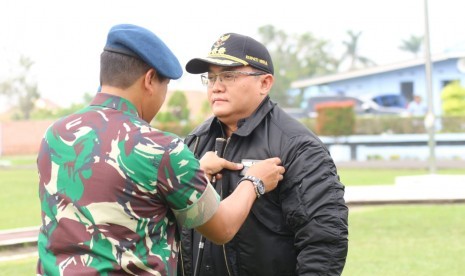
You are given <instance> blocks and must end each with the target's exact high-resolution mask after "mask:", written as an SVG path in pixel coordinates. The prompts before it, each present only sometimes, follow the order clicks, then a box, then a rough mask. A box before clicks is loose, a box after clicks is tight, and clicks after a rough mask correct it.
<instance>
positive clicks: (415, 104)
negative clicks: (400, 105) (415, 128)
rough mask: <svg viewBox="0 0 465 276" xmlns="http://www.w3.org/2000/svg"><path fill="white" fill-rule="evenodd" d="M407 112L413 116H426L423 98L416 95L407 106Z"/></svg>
mask: <svg viewBox="0 0 465 276" xmlns="http://www.w3.org/2000/svg"><path fill="white" fill-rule="evenodd" d="M407 111H408V113H409V114H410V115H411V116H424V115H425V114H426V111H427V109H426V106H425V105H424V104H423V102H422V98H421V96H419V95H415V96H414V97H413V101H411V102H410V103H409V104H408V105H407Z"/></svg>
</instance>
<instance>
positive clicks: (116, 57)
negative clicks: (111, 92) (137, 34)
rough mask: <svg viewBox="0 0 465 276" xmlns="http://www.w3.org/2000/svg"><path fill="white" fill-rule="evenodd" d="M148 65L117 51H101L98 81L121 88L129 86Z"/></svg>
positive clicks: (147, 68) (143, 72) (148, 67)
mask: <svg viewBox="0 0 465 276" xmlns="http://www.w3.org/2000/svg"><path fill="white" fill-rule="evenodd" d="M149 69H150V66H149V65H148V64H146V63H145V62H143V61H142V60H140V59H138V58H135V57H132V56H128V55H123V54H118V53H113V52H108V51H103V52H102V54H101V55H100V83H101V84H102V85H110V86H114V87H118V88H121V89H126V88H128V87H130V86H131V85H132V84H133V83H134V82H135V81H136V80H137V79H138V78H139V77H140V76H142V75H143V74H145V73H146V72H147V71H148V70H149Z"/></svg>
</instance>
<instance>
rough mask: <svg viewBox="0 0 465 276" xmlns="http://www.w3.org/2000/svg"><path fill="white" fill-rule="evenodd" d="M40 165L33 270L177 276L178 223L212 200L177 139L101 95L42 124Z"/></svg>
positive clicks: (208, 210) (192, 220)
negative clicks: (39, 220) (44, 126)
mask: <svg viewBox="0 0 465 276" xmlns="http://www.w3.org/2000/svg"><path fill="white" fill-rule="evenodd" d="M37 165H38V170H39V179H40V180H39V196H40V203H41V209H42V226H41V229H40V233H39V240H38V251H39V262H38V266H37V273H38V274H40V275H63V274H64V275H71V274H72V275H76V274H82V275H114V274H134V275H175V274H176V261H177V255H178V241H179V235H178V233H177V224H179V225H184V226H187V227H191V228H193V227H197V226H199V225H201V224H203V223H205V222H206V221H207V220H208V219H210V218H211V216H212V215H213V213H214V212H215V211H216V209H217V207H218V204H219V197H218V194H216V192H215V191H214V189H213V188H212V186H211V185H210V184H208V181H207V180H206V178H205V176H204V173H203V171H202V170H201V169H200V167H199V161H198V160H197V159H195V157H194V155H193V154H192V152H191V151H190V150H189V149H188V148H187V147H186V146H185V145H184V143H183V142H182V140H181V139H180V138H179V137H177V136H175V135H173V134H170V133H166V132H162V131H159V130H157V129H154V128H152V127H151V126H150V125H149V124H148V123H147V122H145V121H143V120H142V119H141V118H139V116H138V114H137V110H136V108H135V107H134V106H133V105H132V104H131V103H130V102H129V101H127V100H125V99H123V98H120V97H116V96H111V95H108V94H104V93H98V94H97V95H96V97H95V99H94V100H93V102H92V104H91V105H90V106H88V107H87V108H84V109H83V110H81V111H79V112H76V113H75V114H72V115H70V116H68V117H65V118H63V119H61V120H59V121H57V122H56V123H54V124H53V125H52V126H50V127H49V128H48V130H47V131H46V133H45V136H44V139H43V140H42V144H41V147H40V152H39V156H38V159H37Z"/></svg>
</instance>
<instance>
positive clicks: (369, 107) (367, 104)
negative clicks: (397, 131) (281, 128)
mask: <svg viewBox="0 0 465 276" xmlns="http://www.w3.org/2000/svg"><path fill="white" fill-rule="evenodd" d="M344 101H353V102H354V111H355V114H357V115H366V114H373V115H399V116H405V115H408V113H407V110H406V109H405V108H401V107H395V106H394V107H387V106H382V105H379V104H378V103H376V102H375V101H373V100H372V99H370V98H362V97H360V98H359V97H353V96H342V95H331V96H327V95H324V96H323V95H322V96H314V97H311V98H309V99H308V102H307V107H306V108H305V112H306V113H307V114H308V115H309V116H310V117H316V108H315V106H316V105H317V104H320V103H325V102H344Z"/></svg>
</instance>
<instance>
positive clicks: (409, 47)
mask: <svg viewBox="0 0 465 276" xmlns="http://www.w3.org/2000/svg"><path fill="white" fill-rule="evenodd" d="M422 45H423V36H415V35H411V36H410V37H409V38H408V39H403V40H402V44H401V45H400V46H399V49H401V50H402V51H406V52H409V53H412V54H413V55H414V56H415V57H418V54H419V53H420V51H421V46H422Z"/></svg>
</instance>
